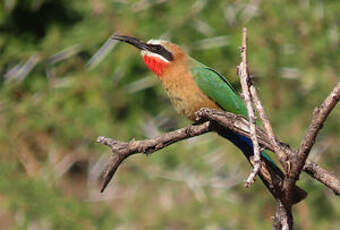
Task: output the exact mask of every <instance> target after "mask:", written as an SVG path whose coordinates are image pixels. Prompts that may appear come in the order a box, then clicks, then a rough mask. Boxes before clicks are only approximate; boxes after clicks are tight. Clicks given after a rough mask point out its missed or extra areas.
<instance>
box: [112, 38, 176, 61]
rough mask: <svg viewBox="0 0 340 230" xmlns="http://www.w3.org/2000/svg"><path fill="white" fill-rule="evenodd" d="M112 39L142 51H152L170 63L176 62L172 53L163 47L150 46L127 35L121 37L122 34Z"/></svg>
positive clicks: (157, 45)
mask: <svg viewBox="0 0 340 230" xmlns="http://www.w3.org/2000/svg"><path fill="white" fill-rule="evenodd" d="M111 38H112V39H114V40H118V41H122V42H126V43H129V44H130V45H133V46H134V47H136V48H138V49H140V50H147V51H150V52H152V53H156V54H159V55H162V56H163V57H164V58H165V59H167V60H168V61H173V60H174V57H173V55H172V53H171V52H169V51H168V50H167V49H165V48H164V47H163V46H162V45H159V44H148V43H146V42H143V41H141V40H139V39H137V38H134V37H130V36H126V35H120V34H114V35H113V36H112V37H111Z"/></svg>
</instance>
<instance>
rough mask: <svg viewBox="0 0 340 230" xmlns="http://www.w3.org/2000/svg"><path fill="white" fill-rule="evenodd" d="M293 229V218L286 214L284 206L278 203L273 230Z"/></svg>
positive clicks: (290, 214)
mask: <svg viewBox="0 0 340 230" xmlns="http://www.w3.org/2000/svg"><path fill="white" fill-rule="evenodd" d="M292 228H293V216H292V213H291V212H288V211H287V209H286V208H285V205H284V204H283V203H282V202H281V201H278V204H277V207H276V212H275V216H274V224H273V229H274V230H289V229H292Z"/></svg>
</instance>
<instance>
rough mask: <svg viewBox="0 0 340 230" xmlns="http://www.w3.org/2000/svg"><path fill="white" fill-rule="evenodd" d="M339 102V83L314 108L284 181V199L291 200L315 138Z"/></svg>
mask: <svg viewBox="0 0 340 230" xmlns="http://www.w3.org/2000/svg"><path fill="white" fill-rule="evenodd" d="M339 100H340V81H339V82H338V83H337V85H336V86H335V87H334V89H333V90H332V92H331V93H330V94H329V95H328V97H327V98H326V99H325V100H324V101H323V102H322V104H321V105H320V106H319V107H316V108H315V110H314V113H313V119H312V122H311V124H310V126H309V128H308V130H307V133H306V135H305V137H304V139H303V141H302V144H301V145H300V148H299V151H298V154H297V155H295V157H294V158H293V159H291V160H292V165H291V170H290V173H289V174H288V178H287V179H286V180H285V185H284V189H285V191H286V198H287V199H288V200H290V199H292V188H293V187H294V185H295V183H296V181H297V180H298V178H299V175H300V173H301V170H302V169H303V167H304V165H305V162H306V160H307V157H308V155H309V152H310V150H311V148H312V146H313V145H314V142H315V139H316V136H317V135H318V133H319V131H320V130H321V129H322V127H323V123H324V122H325V120H326V119H327V117H328V115H329V114H330V112H331V111H332V110H333V109H334V107H335V106H336V104H337V103H338V101H339Z"/></svg>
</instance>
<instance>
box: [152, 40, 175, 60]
mask: <svg viewBox="0 0 340 230" xmlns="http://www.w3.org/2000/svg"><path fill="white" fill-rule="evenodd" d="M147 46H148V47H149V50H150V51H151V52H153V53H156V54H159V55H161V56H162V57H164V58H165V59H166V60H168V61H173V60H174V57H173V55H172V53H171V52H169V51H168V50H167V49H165V48H164V46H162V45H159V44H147Z"/></svg>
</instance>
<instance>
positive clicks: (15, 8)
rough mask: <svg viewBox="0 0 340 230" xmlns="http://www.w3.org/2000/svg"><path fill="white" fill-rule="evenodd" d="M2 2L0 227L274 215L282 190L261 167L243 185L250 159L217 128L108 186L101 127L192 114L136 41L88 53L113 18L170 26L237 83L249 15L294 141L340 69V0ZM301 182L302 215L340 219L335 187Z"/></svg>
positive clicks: (264, 224)
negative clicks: (260, 175)
mask: <svg viewBox="0 0 340 230" xmlns="http://www.w3.org/2000/svg"><path fill="white" fill-rule="evenodd" d="M0 10H1V11H0V53H1V58H0V76H1V77H0V153H1V155H0V175H1V178H0V228H1V229H28V228H29V229H264V228H265V229H270V228H271V227H270V226H271V216H272V215H273V212H274V208H275V203H274V200H273V199H272V198H271V196H270V195H269V193H268V192H267V191H266V189H265V187H264V186H263V185H262V183H260V182H259V181H257V182H256V183H255V185H254V186H252V187H251V188H250V189H245V188H243V182H244V179H245V178H246V176H247V173H248V172H249V169H250V168H249V165H248V163H247V162H246V160H245V158H244V157H243V156H241V155H242V154H241V153H240V152H239V151H238V150H237V149H236V148H235V147H233V146H232V145H231V144H230V143H228V142H227V141H225V140H223V139H221V138H218V137H217V136H216V135H214V134H208V135H205V136H202V137H198V138H195V139H192V140H188V141H185V142H183V143H178V144H176V145H173V146H170V147H169V148H167V149H165V150H162V151H160V152H159V153H155V154H153V155H152V156H151V157H148V158H146V157H144V156H136V157H134V158H132V159H131V160H129V161H128V162H127V163H125V164H124V165H123V167H122V168H121V169H120V170H119V172H118V173H117V175H116V177H115V178H114V180H113V181H112V183H111V185H110V187H109V188H108V189H107V191H106V192H105V193H104V194H100V193H99V190H98V188H97V187H96V186H95V181H96V176H98V174H99V173H100V168H101V167H104V166H105V163H106V162H107V161H108V156H109V154H110V152H109V151H108V149H107V148H106V147H103V146H100V145H97V144H95V140H96V137H97V136H100V135H106V136H111V137H114V138H117V139H122V140H129V139H130V138H133V137H135V138H147V137H150V136H155V135H157V134H158V133H160V132H165V131H168V130H173V129H175V128H178V127H181V126H184V125H186V124H188V121H186V120H184V119H183V118H181V117H180V116H178V115H177V114H175V112H174V111H173V110H172V108H171V105H170V104H169V102H168V100H167V98H166V97H165V94H164V92H163V89H162V88H161V87H160V86H159V84H157V80H156V77H154V76H152V74H151V72H150V71H149V70H148V69H147V68H146V67H145V66H144V65H143V63H142V61H141V58H140V56H139V54H138V52H137V51H136V50H135V49H134V48H132V47H130V46H128V45H125V44H119V45H117V46H115V47H114V48H113V51H112V52H110V53H109V54H108V56H107V57H106V58H105V59H104V60H102V61H101V62H100V63H99V64H98V65H97V66H96V67H95V68H93V69H91V70H87V69H86V68H85V64H86V63H87V62H88V60H89V59H90V57H91V56H92V55H93V54H94V53H95V52H96V50H97V49H99V48H100V46H101V45H102V44H103V43H104V42H105V41H106V40H107V39H108V37H109V36H110V34H112V33H113V32H120V33H123V34H129V35H134V36H136V37H138V38H141V39H143V40H148V39H151V38H159V37H162V38H165V39H169V40H171V41H173V42H175V43H177V44H179V45H181V46H182V47H183V48H185V49H186V50H187V51H188V52H189V53H190V55H191V56H193V57H194V58H196V59H198V60H200V61H201V62H203V63H205V64H207V65H209V66H210V67H213V68H215V69H217V70H218V71H220V72H222V73H224V74H225V75H226V76H228V78H229V79H230V80H231V81H232V82H233V84H234V85H235V86H236V87H238V79H237V76H236V74H235V72H236V71H235V67H236V66H237V65H238V63H239V61H240V60H239V46H240V43H241V30H242V27H243V26H247V28H248V34H249V50H248V52H249V63H250V68H251V71H252V72H253V73H254V74H255V76H256V78H255V80H256V85H257V87H258V89H259V92H260V94H261V97H262V99H263V101H264V103H265V105H266V108H267V111H268V112H269V114H270V117H271V120H272V122H273V125H274V127H275V130H276V132H277V134H278V136H279V137H280V138H281V139H282V140H283V141H285V142H287V143H290V144H291V145H292V146H293V147H297V146H298V144H299V142H300V141H301V139H302V137H303V135H304V132H305V130H306V128H307V127H308V124H309V122H310V119H311V115H312V111H313V108H314V107H315V106H316V105H318V104H320V103H321V101H322V100H323V99H324V98H325V97H326V95H327V94H328V93H329V92H330V90H331V89H332V87H333V86H334V85H335V83H336V82H337V81H339V72H340V62H339V60H340V52H339V33H340V32H339V31H340V30H339V24H340V17H339V15H340V4H339V3H338V1H332V0H328V1H320V0H318V1H317V0H299V1H288V0H280V1H243V0H239V1H222V0H211V1H208V0H206V1H204V0H189V1H167V0H140V1H129V0H119V1H118V0H116V1H115V0H88V1H80V0H73V1H66V0H23V1H15V0H4V1H1V3H0ZM61 51H63V52H64V53H63V54H66V56H65V57H64V59H61V60H59V61H56V58H57V57H58V55H56V54H59V55H60V52H61ZM67 55H68V56H67ZM59 57H60V56H59ZM30 68H31V69H30ZM339 117H340V109H339V108H336V109H335V110H334V111H333V113H332V114H331V116H330V117H329V118H328V120H327V122H326V124H325V127H324V128H323V130H322V131H321V134H320V136H319V138H318V141H317V143H316V145H315V147H314V149H313V150H312V153H311V158H313V159H315V160H318V162H319V163H320V165H322V166H323V167H325V168H327V169H329V170H331V171H332V172H334V173H335V174H336V175H339V172H340V166H339V165H340V164H339V163H340V156H339V149H340V144H339V133H340V122H339ZM299 184H300V185H301V187H303V188H304V189H306V190H307V191H308V192H309V196H308V199H307V200H306V201H304V202H303V203H301V204H299V205H298V206H297V207H296V208H295V216H296V217H295V219H296V226H297V229H336V226H339V225H340V222H339V216H340V208H339V207H340V202H339V199H338V198H336V197H335V196H334V195H333V194H332V192H331V191H329V190H328V189H327V188H325V187H324V186H322V185H320V184H319V183H317V182H315V181H314V180H311V179H310V177H309V176H307V175H305V174H303V175H302V176H301V180H300V182H299Z"/></svg>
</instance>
